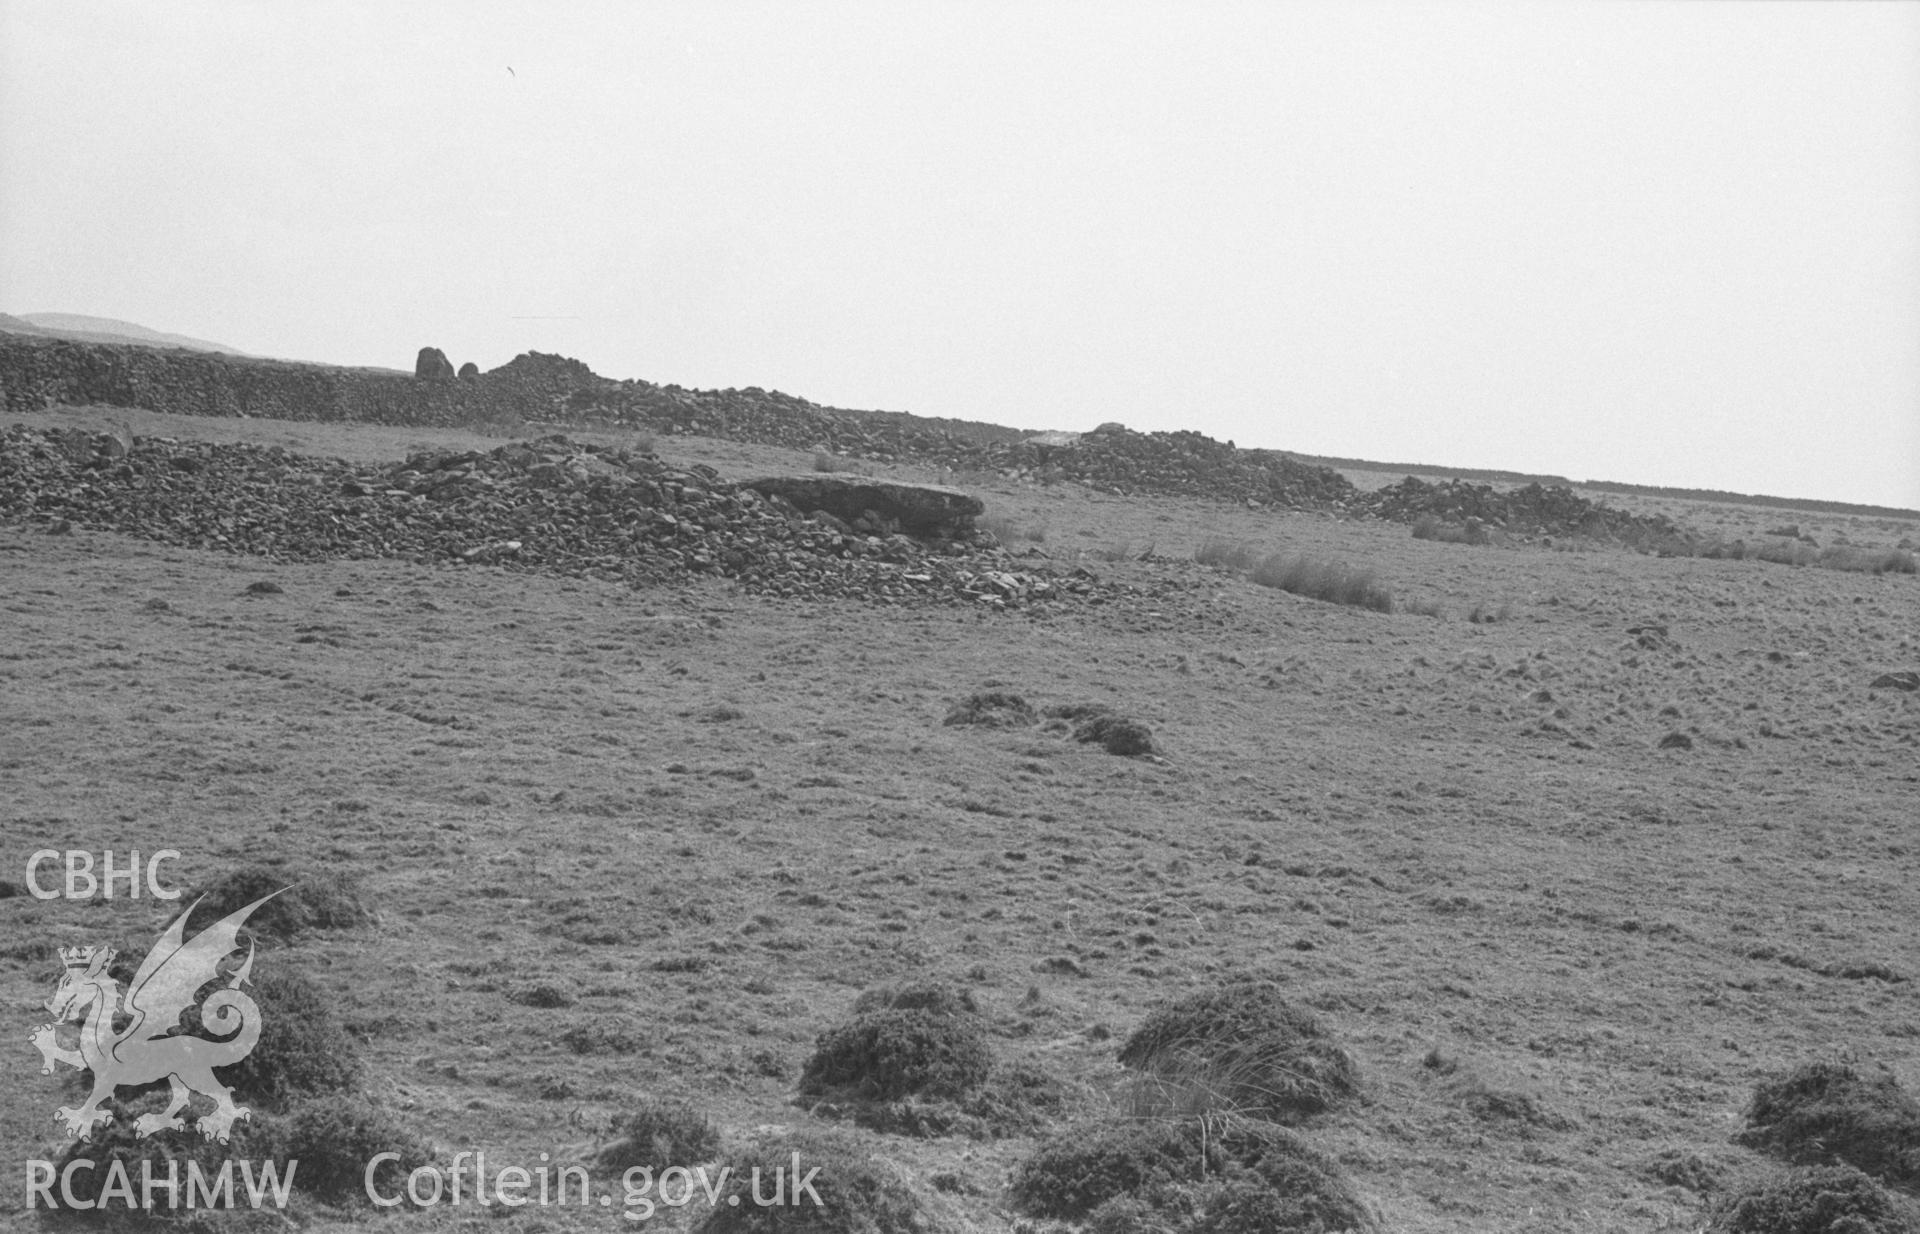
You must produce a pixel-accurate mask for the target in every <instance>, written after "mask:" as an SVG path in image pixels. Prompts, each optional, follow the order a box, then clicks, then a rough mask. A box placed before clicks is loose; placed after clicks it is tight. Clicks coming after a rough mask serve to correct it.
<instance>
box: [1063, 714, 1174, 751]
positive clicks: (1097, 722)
mask: <svg viewBox="0 0 1920 1234" xmlns="http://www.w3.org/2000/svg"><path fill="white" fill-rule="evenodd" d="M1073 739H1074V740H1075V741H1084V742H1086V743H1088V744H1089V745H1098V746H1099V747H1100V748H1101V749H1103V750H1105V751H1106V752H1107V753H1109V754H1119V755H1123V756H1124V755H1133V754H1152V753H1154V745H1153V730H1152V729H1150V728H1148V727H1147V726H1146V725H1144V724H1142V723H1140V721H1138V720H1130V719H1128V718H1127V717H1126V716H1116V715H1100V716H1092V717H1090V718H1088V719H1086V720H1083V721H1081V723H1079V724H1078V725H1076V726H1075V727H1074V730H1073Z"/></svg>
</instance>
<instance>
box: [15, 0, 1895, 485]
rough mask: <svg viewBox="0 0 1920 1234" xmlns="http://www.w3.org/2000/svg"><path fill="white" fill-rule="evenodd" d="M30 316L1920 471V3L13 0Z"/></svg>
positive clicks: (1347, 434)
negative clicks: (531, 353)
mask: <svg viewBox="0 0 1920 1234" xmlns="http://www.w3.org/2000/svg"><path fill="white" fill-rule="evenodd" d="M509 66H511V69H512V71H511V72H509ZM0 311H6V312H15V313H20V312H39V311H61V312H76V313H89V314H95V315H99V316H105V317H118V318H124V319H127V320H130V321H135V322H138V323H140V324H143V325H147V326H151V327H153V328H155V329H160V330H172V331H178V332H181V333H185V334H192V335H197V336H200V337H204V338H210V339H214V340H217V341H220V342H224V343H228V344H231V345H233V346H236V347H240V348H242V349H244V350H247V351H252V352H257V353H261V354H267V355H277V356H285V357H289V358H294V359H311V360H323V361H329V362H335V363H356V364H380V365H385V366H388V367H397V368H408V369H410V368H411V366H412V362H413V356H414V352H415V351H416V350H417V349H418V348H419V347H420V346H422V345H426V344H432V345H435V346H438V347H441V348H443V349H444V350H445V351H446V352H447V353H448V355H449V356H450V357H451V358H452V360H453V361H454V363H456V364H459V363H461V362H463V361H466V360H474V361H477V362H478V363H479V364H480V365H481V367H482V368H491V367H494V366H496V365H499V364H502V363H504V362H506V361H507V360H509V359H511V358H512V357H513V356H514V355H515V354H517V353H519V352H521V351H525V350H528V349H537V350H541V351H557V352H561V353H564V354H567V355H571V356H575V357H578V358H579V359H582V360H584V361H586V362H587V363H588V364H589V365H591V366H592V367H593V368H594V369H595V371H597V372H600V373H602V374H605V375H607V376H611V377H643V378H647V379H649V380H653V381H661V382H679V383H680V384H682V385H689V386H748V385H757V386H764V387H767V388H771V389H781V390H785V391H788V392H790V393H794V394H800V395H804V396H806V397H809V398H812V399H816V400H818V401H821V402H825V403H833V404H838V405H841V406H849V407H881V408H888V409H894V410H909V411H917V412H921V413H923V414H928V415H949V416H964V417H969V418H975V419H984V420H993V421H998V422H1001V423H1009V424H1016V425H1021V426H1025V427H1031V428H1081V429H1084V428H1090V427H1092V426H1093V425H1095V424H1097V423H1099V422H1101V421H1105V420H1119V421H1121V422H1123V423H1125V424H1127V425H1128V426H1130V427H1133V428H1139V429H1166V428H1196V429H1199V430H1201V431H1202V432H1205V433H1208V434H1210V435H1212V436H1216V437H1221V438H1232V439H1234V440H1235V441H1237V442H1238V443H1239V444H1241V445H1261V446H1273V447H1279V448H1283V449H1293V450H1300V451H1305V452H1310V453H1323V454H1340V455H1353V456H1359V457H1366V458H1374V459H1384V460H1391V461H1400V462H1435V463H1446V464H1451V465H1455V466H1463V467H1473V466H1482V467H1507V468H1515V469H1524V470H1533V471H1545V472H1554V473H1559V474H1563V475H1567V476H1570V477H1572V478H1573V479H1576V480H1579V479H1588V478H1594V479H1612V480H1627V481H1634V482H1640V483H1653V484H1674V485H1687V486H1698V487H1709V488H1723V489H1733V490H1740V491H1749V492H1764V493H1771V494H1776V495H1783V496H1806V497H1825V498H1833V499H1839V500H1851V501H1863V502H1875V503H1881V504H1892V505H1904V506H1920V5H1915V4H1871V3H1849V4H1821V3H1813V4H1785V3H1783V4H1763V3H1738V4H1734V3H1725V4H1706V3H1694V4H1668V3H1640V4H1613V3H1609V4H1595V5H1586V4H1577V3H1554V4H1543V3H1520V4H1475V3H1425V4H1411V3H1410V4H1359V3H1353V2H1351V0H1343V2H1341V3H1333V4H1324V5H1322V4H1314V3H1290V4H1289V3H1262V4H1244V5H1236V4H1229V3H1197V4H1195V3H1177V4H1176V3H1167V4H1140V3H1117V4H1116V3H1087V4H1066V3H1050V2H1047V0H1030V2H1024V3H1018V4H981V3H966V4H959V3H933V2H931V0H915V2H914V3H883V2H881V0H872V2H871V3H866V2H863V3H843V4H818V3H806V4H794V3H778V4H772V3H768V4H745V3H733V4H705V3H701V4H635V3H617V4H615V3H607V4H588V3H540V4H536V3H532V2H530V0H528V2H521V0H514V2H507V0H499V2H478V0H467V2H464V3H442V4H432V3H419V2H414V3H408V4H404V5H393V4H388V3H369V4H347V3H320V2H311V3H282V4H268V3H261V4H241V3H219V4H204V5H201V4H184V3H174V2H172V0H149V2H146V3H140V4H121V3H114V4H109V3H94V2H91V0H47V2H45V3H26V2H22V0H0Z"/></svg>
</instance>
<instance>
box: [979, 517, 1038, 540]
mask: <svg viewBox="0 0 1920 1234" xmlns="http://www.w3.org/2000/svg"><path fill="white" fill-rule="evenodd" d="M974 526H976V527H979V528H980V529H982V530H983V531H987V532H990V533H992V535H993V538H994V539H995V540H998V541H999V542H1000V543H1002V544H1015V543H1020V542H1023V541H1024V542H1025V543H1028V544H1045V543H1046V542H1047V529H1046V527H1045V526H1043V525H1042V524H1039V523H1022V522H1019V521H1017V520H1015V519H1012V518H1009V517H1008V516H1006V515H1004V514H989V515H986V516H985V517H983V518H979V519H976V520H974Z"/></svg>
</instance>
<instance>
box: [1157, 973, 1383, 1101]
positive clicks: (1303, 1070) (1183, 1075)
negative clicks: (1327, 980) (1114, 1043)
mask: <svg viewBox="0 0 1920 1234" xmlns="http://www.w3.org/2000/svg"><path fill="white" fill-rule="evenodd" d="M1119 1057H1120V1063H1121V1065H1122V1066H1125V1067H1128V1068H1130V1069H1132V1070H1133V1071H1135V1072H1136V1073H1138V1076H1139V1079H1138V1080H1137V1081H1136V1082H1135V1084H1134V1085H1133V1086H1132V1089H1131V1090H1130V1096H1129V1103H1130V1107H1131V1108H1130V1111H1129V1112H1130V1113H1133V1114H1134V1115H1136V1116H1143V1117H1144V1116H1156V1117H1158V1116H1168V1115H1175V1116H1196V1115H1209V1114H1215V1113H1227V1114H1232V1115H1236V1116H1247V1117H1257V1118H1262V1119H1267V1120H1270V1121H1272V1122H1277V1123H1292V1122H1298V1121H1300V1120H1302V1119H1305V1118H1308V1117H1311V1116H1312V1115H1315V1114H1320V1113H1323V1112H1325V1111H1327V1110H1331V1109H1333V1108H1335V1107H1337V1106H1339V1105H1342V1104H1344V1103H1345V1102H1347V1101H1348V1100H1350V1099H1351V1098H1353V1097H1354V1096H1355V1095H1356V1094H1357V1092H1358V1091H1359V1085H1360V1073H1359V1066H1358V1064H1356V1063H1355V1062H1354V1059H1353V1056H1352V1055H1351V1054H1349V1053H1348V1052H1347V1051H1346V1050H1345V1049H1343V1048H1341V1047H1340V1045H1339V1044H1338V1043H1337V1042H1335V1041H1334V1040H1333V1037H1332V1035H1331V1034H1330V1033H1329V1032H1328V1031H1327V1030H1326V1028H1325V1026H1323V1025H1322V1024H1321V1023H1320V1021H1319V1020H1318V1019H1317V1018H1316V1017H1315V1016H1314V1015H1313V1013H1311V1012H1309V1011H1307V1010H1306V1009H1305V1008H1302V1007H1298V1006H1296V1005H1294V1004H1293V1003H1291V1002H1289V1001H1288V1000H1287V998H1286V995H1285V993H1284V992H1283V990H1282V988H1281V986H1280V985H1279V983H1277V982H1274V981H1270V980H1265V979H1259V978H1243V979H1240V980H1237V981H1231V982H1228V983H1227V984H1225V985H1222V986H1218V987H1216V988H1214V989H1211V990H1202V991H1200V992H1198V993H1195V994H1190V995H1187V996H1186V997H1184V998H1179V999H1176V1000H1174V1001H1173V1002H1170V1003H1167V1004H1165V1005H1164V1006H1162V1007H1160V1008H1159V1009H1157V1010H1155V1011H1154V1012H1152V1013H1151V1014H1150V1015H1148V1016H1147V1018H1146V1019H1145V1020H1144V1021H1143V1022H1142V1023H1141V1025H1140V1027H1139V1028H1137V1029H1135V1030H1134V1032H1133V1034H1132V1036H1130V1037H1129V1038H1128V1039H1127V1042H1126V1044H1125V1045H1124V1046H1123V1047H1122V1048H1121V1050H1120V1056H1119Z"/></svg>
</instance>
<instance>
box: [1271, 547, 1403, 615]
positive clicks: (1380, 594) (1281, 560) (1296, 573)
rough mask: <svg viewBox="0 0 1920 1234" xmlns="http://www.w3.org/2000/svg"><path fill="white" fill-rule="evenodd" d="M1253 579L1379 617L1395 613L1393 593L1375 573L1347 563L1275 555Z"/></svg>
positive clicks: (1282, 554) (1300, 556)
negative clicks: (1372, 612)
mask: <svg viewBox="0 0 1920 1234" xmlns="http://www.w3.org/2000/svg"><path fill="white" fill-rule="evenodd" d="M1250 577H1251V578H1252V579H1253V581H1254V582H1256V583H1258V584H1260V585H1261V586H1262V587H1275V588H1278V589H1279V590H1281V591H1286V592H1291V593H1292V594H1294V595H1296V596H1305V597H1307V598H1308V599H1310V600H1325V601H1326V602H1327V603H1329V604H1349V605H1352V606H1354V607H1355V608H1366V609H1372V610H1373V611H1374V612H1376V613H1391V612H1392V611H1393V593H1392V592H1390V591H1388V590H1387V589H1386V588H1385V587H1382V586H1381V585H1380V584H1379V582H1378V581H1376V579H1375V576H1374V573H1373V571H1372V570H1367V569H1361V568H1356V567H1354V566H1350V565H1348V564H1347V563H1346V562H1344V561H1333V560H1329V559H1327V558H1323V557H1308V556H1304V555H1300V554H1285V553H1275V554H1273V555H1272V556H1270V557H1266V558H1263V559H1262V560H1261V562H1260V564H1258V565H1256V566H1255V567H1254V568H1253V573H1252V575H1251V576H1250Z"/></svg>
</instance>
